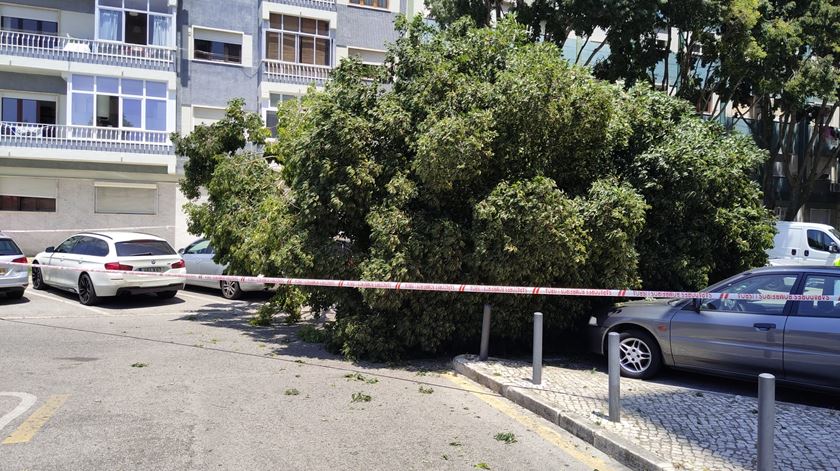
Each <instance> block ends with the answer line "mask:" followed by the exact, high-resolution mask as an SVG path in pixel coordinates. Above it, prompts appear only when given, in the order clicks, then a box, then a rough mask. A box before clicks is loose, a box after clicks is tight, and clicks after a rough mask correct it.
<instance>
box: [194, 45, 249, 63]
mask: <svg viewBox="0 0 840 471" xmlns="http://www.w3.org/2000/svg"><path fill="white" fill-rule="evenodd" d="M194 51H195V52H194V54H193V57H194V58H195V59H202V60H206V61H213V62H229V63H232V64H241V63H242V45H241V44H230V43H225V42H221V41H209V40H206V39H196V40H195V50H194Z"/></svg>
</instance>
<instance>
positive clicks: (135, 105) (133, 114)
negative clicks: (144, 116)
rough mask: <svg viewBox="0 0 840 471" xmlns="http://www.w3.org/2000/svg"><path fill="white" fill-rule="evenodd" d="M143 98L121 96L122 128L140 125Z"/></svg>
mask: <svg viewBox="0 0 840 471" xmlns="http://www.w3.org/2000/svg"><path fill="white" fill-rule="evenodd" d="M142 106H143V100H141V99H139V98H123V106H122V108H123V112H122V125H123V127H124V128H139V127H141V123H142V121H141V118H140V117H141V111H140V110H141V108H142Z"/></svg>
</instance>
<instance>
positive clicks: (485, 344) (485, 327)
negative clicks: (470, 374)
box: [478, 304, 490, 361]
mask: <svg viewBox="0 0 840 471" xmlns="http://www.w3.org/2000/svg"><path fill="white" fill-rule="evenodd" d="M489 350H490V305H489V304H485V305H484V319H483V320H482V321H481V350H480V351H479V354H478V359H479V360H481V361H487V355H488V353H489Z"/></svg>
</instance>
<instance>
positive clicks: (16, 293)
mask: <svg viewBox="0 0 840 471" xmlns="http://www.w3.org/2000/svg"><path fill="white" fill-rule="evenodd" d="M0 262H13V263H26V262H27V260H26V257H24V255H23V252H21V251H20V248H19V247H18V246H17V244H15V241H13V240H12V238H11V237H9V236H7V235H6V234H3V233H2V232H0ZM27 286H29V269H28V268H26V267H16V266H12V265H0V293H5V294H6V297H7V298H10V299H20V298H22V297H23V292H24V291H25V290H26V287H27Z"/></svg>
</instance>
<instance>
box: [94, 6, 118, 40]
mask: <svg viewBox="0 0 840 471" xmlns="http://www.w3.org/2000/svg"><path fill="white" fill-rule="evenodd" d="M99 39H105V40H107V41H122V12H119V11H114V10H99Z"/></svg>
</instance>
